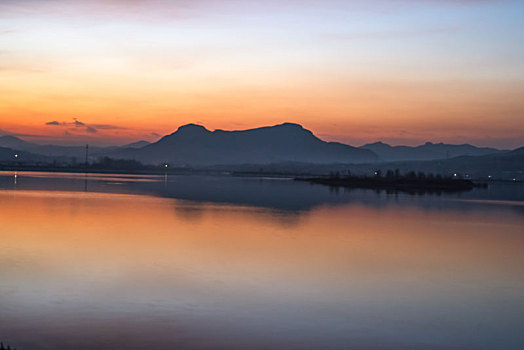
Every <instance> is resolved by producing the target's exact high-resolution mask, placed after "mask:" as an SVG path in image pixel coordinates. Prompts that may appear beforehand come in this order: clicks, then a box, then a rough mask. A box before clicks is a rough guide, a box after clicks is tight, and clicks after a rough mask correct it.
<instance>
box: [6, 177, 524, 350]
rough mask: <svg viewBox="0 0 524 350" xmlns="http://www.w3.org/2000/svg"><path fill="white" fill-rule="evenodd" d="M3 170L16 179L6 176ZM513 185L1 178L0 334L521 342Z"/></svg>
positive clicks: (259, 342)
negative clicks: (416, 191)
mask: <svg viewBox="0 0 524 350" xmlns="http://www.w3.org/2000/svg"><path fill="white" fill-rule="evenodd" d="M15 175H16V176H15ZM523 248H524V188H523V186H522V185H520V184H511V183H510V184H492V185H491V186H490V188H489V189H479V190H475V191H472V192H467V193H462V194H441V195H437V194H432V195H429V194H426V195H410V194H402V193H400V194H396V193H389V194H388V193H384V192H375V191H364V190H362V191H360V190H354V191H349V192H348V191H343V190H341V191H334V190H332V189H329V188H328V187H322V186H311V185H309V184H305V183H296V182H293V181H289V180H271V179H258V178H234V177H203V176H193V177H188V176H169V177H164V176H121V175H89V176H85V175H83V174H50V173H16V174H15V173H12V172H3V173H0V341H4V342H7V343H9V344H11V345H12V346H16V347H17V349H19V350H36V349H38V350H39V349H60V350H69V349H71V350H82V349H93V348H96V349H116V350H118V349H131V350H133V349H160V350H162V349H185V348H188V349H217V348H218V349H523V348H524V331H523V325H524V254H523Z"/></svg>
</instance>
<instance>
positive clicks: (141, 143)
mask: <svg viewBox="0 0 524 350" xmlns="http://www.w3.org/2000/svg"><path fill="white" fill-rule="evenodd" d="M150 144H151V142H147V141H144V140H141V141H137V142H133V143H129V144H127V145H123V146H120V147H119V148H142V147H145V146H147V145H150Z"/></svg>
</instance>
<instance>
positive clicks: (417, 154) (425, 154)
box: [360, 142, 503, 162]
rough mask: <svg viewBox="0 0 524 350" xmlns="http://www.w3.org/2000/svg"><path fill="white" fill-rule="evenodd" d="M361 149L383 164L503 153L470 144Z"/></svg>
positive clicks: (382, 145) (384, 145)
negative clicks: (372, 153)
mask: <svg viewBox="0 0 524 350" xmlns="http://www.w3.org/2000/svg"><path fill="white" fill-rule="evenodd" d="M360 148H362V149H367V150H371V151H373V152H375V153H376V154H377V156H378V159H377V160H378V161H382V162H393V161H404V160H437V159H449V158H454V157H460V156H484V155H488V154H495V153H500V152H503V151H500V150H498V149H495V148H487V147H475V146H473V145H469V144H463V145H450V144H445V143H431V142H426V143H425V144H423V145H420V146H416V147H410V146H390V145H388V144H387V143H383V142H376V143H369V144H366V145H364V146H361V147H360Z"/></svg>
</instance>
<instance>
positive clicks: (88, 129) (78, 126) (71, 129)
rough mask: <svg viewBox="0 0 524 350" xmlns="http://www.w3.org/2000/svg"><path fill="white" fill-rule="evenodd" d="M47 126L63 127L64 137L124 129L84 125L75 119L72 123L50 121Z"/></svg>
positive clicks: (113, 126)
mask: <svg viewBox="0 0 524 350" xmlns="http://www.w3.org/2000/svg"><path fill="white" fill-rule="evenodd" d="M45 125H47V126H54V127H64V128H67V130H66V131H65V132H64V134H65V135H72V134H75V133H78V132H79V131H80V132H85V133H89V134H96V133H97V132H98V130H122V129H125V128H124V127H121V126H117V125H111V124H86V123H84V122H82V121H80V120H78V119H77V118H73V121H72V122H59V121H58V120H52V121H49V122H47V123H45Z"/></svg>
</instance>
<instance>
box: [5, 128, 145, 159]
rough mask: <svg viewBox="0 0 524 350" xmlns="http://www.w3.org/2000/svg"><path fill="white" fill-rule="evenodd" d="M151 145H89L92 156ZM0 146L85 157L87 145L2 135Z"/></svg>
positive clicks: (46, 153) (143, 142)
mask: <svg viewBox="0 0 524 350" xmlns="http://www.w3.org/2000/svg"><path fill="white" fill-rule="evenodd" d="M147 145H149V142H147V141H138V142H134V143H130V144H127V145H124V146H109V147H96V146H95V147H89V154H90V156H92V157H98V156H102V155H105V154H107V153H109V152H114V151H117V150H120V149H126V148H132V149H135V148H141V147H144V146H147ZM0 147H5V148H11V149H13V150H17V151H28V152H31V153H34V154H40V155H43V156H48V157H70V158H77V159H83V158H84V157H85V152H86V147H85V146H58V145H41V144H37V143H31V142H27V141H24V140H22V139H20V138H18V137H16V136H13V135H9V134H6V135H3V136H0Z"/></svg>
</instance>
